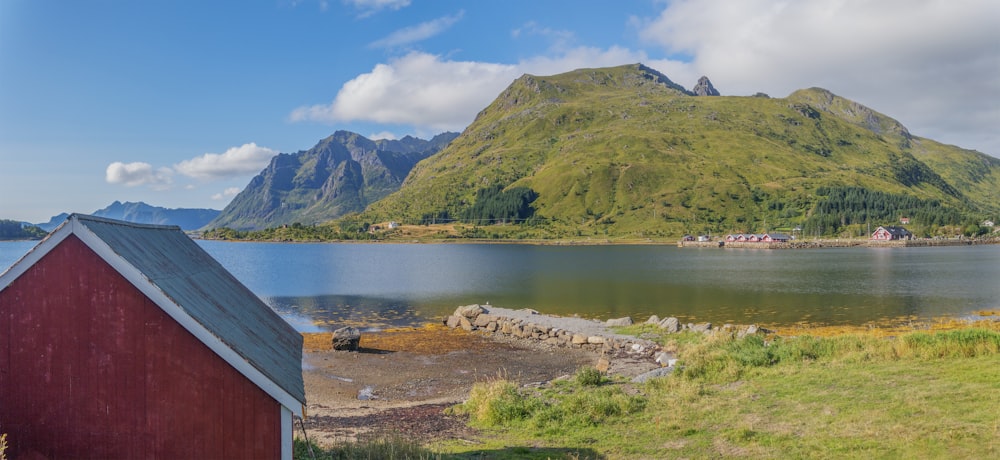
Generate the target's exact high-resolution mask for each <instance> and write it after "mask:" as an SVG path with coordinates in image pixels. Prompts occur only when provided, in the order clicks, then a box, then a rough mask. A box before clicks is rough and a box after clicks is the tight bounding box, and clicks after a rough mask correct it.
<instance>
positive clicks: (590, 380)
mask: <svg viewBox="0 0 1000 460" xmlns="http://www.w3.org/2000/svg"><path fill="white" fill-rule="evenodd" d="M575 377H576V383H579V384H580V385H583V386H591V387H595V386H598V385H600V384H602V383H604V375H603V374H601V371H599V370H597V369H596V368H594V367H590V366H584V367H581V368H580V369H578V370H577V371H576V375H575Z"/></svg>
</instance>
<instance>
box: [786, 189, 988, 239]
mask: <svg viewBox="0 0 1000 460" xmlns="http://www.w3.org/2000/svg"><path fill="white" fill-rule="evenodd" d="M816 194H817V195H819V196H820V197H822V198H821V199H820V201H819V202H818V203H817V204H816V206H815V207H814V208H813V212H812V213H811V214H810V216H809V217H808V218H807V219H806V220H805V222H804V223H803V225H802V231H803V233H804V234H805V235H837V234H839V233H840V232H841V230H842V229H843V228H845V227H848V226H852V225H853V226H859V225H871V226H872V228H874V227H875V226H878V225H896V224H898V223H899V222H900V219H901V218H903V217H906V218H908V219H909V220H910V222H913V224H914V227H920V229H921V230H922V231H921V233H924V234H925V235H921V236H930V235H929V233H930V232H931V231H933V230H937V229H940V228H942V227H947V226H954V227H959V226H961V227H962V228H963V229H966V228H968V227H971V226H975V227H976V229H975V230H973V229H971V228H970V229H969V231H973V232H975V233H978V232H979V230H978V222H980V221H981V220H982V219H979V218H977V217H975V216H969V215H965V214H963V213H962V212H960V211H959V210H957V209H955V208H952V207H948V206H945V205H943V204H942V203H941V202H940V201H938V200H922V199H919V198H915V197H913V196H908V195H899V194H892V193H885V192H880V191H876V190H870V189H866V188H861V187H820V188H818V189H817V190H816ZM915 233H916V232H915Z"/></svg>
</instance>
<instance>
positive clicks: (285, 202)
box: [208, 131, 458, 230]
mask: <svg viewBox="0 0 1000 460" xmlns="http://www.w3.org/2000/svg"><path fill="white" fill-rule="evenodd" d="M457 136H458V134H457V133H443V134H439V135H437V136H434V138H433V139H431V140H429V141H428V140H423V139H418V138H415V137H411V136H406V137H404V138H402V139H398V140H386V139H379V140H374V141H373V140H370V139H368V138H366V137H364V136H361V135H360V134H356V133H352V132H348V131H337V132H336V133H334V134H333V135H332V136H330V137H327V138H326V139H323V140H321V141H320V142H319V143H318V144H316V146H315V147H313V148H311V149H309V150H306V151H299V152H297V153H291V154H289V153H282V154H278V155H277V156H275V157H274V158H272V159H271V163H270V164H269V165H268V167H267V168H265V169H264V170H263V171H261V173H260V174H258V175H257V176H256V177H254V178H253V179H252V180H251V181H250V184H249V185H247V187H246V188H245V189H244V190H243V191H242V192H240V193H239V194H238V195H236V197H235V198H233V201H232V202H230V203H229V205H228V206H226V207H225V209H223V210H222V212H221V213H220V214H219V216H218V217H216V218H215V219H214V220H212V222H211V223H209V224H208V227H209V228H219V227H229V228H233V229H239V230H244V229H260V228H266V227H274V226H278V225H282V224H291V223H296V222H298V223H302V224H315V223H322V222H327V221H330V220H333V219H336V218H338V217H341V216H343V215H345V214H349V213H354V212H360V211H363V210H364V209H365V207H366V206H368V205H369V204H371V203H373V202H375V201H378V200H380V199H382V198H384V197H385V196H386V195H388V194H390V193H392V192H394V191H396V190H398V189H399V187H400V186H401V185H402V184H403V179H405V178H406V176H407V174H409V173H410V170H411V169H412V168H413V166H414V165H415V164H417V162H419V161H420V160H423V159H425V158H427V157H429V156H431V155H433V154H435V153H437V152H438V151H439V150H441V149H442V148H443V147H445V146H446V145H448V143H449V142H451V141H452V140H453V139H455V138H456V137H457Z"/></svg>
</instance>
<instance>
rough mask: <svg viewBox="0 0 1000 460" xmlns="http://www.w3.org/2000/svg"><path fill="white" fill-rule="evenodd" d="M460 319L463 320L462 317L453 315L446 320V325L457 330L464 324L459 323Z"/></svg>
mask: <svg viewBox="0 0 1000 460" xmlns="http://www.w3.org/2000/svg"><path fill="white" fill-rule="evenodd" d="M459 318H461V316H455V315H451V316H449V317H448V318H447V319H445V320H444V325H445V326H448V327H450V328H456V327H458V326H460V325H461V324H462V323H460V322H459Z"/></svg>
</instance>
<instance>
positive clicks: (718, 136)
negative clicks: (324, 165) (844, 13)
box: [361, 65, 1000, 237]
mask: <svg viewBox="0 0 1000 460" xmlns="http://www.w3.org/2000/svg"><path fill="white" fill-rule="evenodd" d="M496 186H499V187H501V188H502V189H511V188H515V187H525V188H527V189H530V190H532V191H533V192H535V194H537V199H535V200H534V201H533V202H532V203H531V205H532V207H533V209H534V214H533V215H532V225H531V227H530V230H528V231H529V233H531V235H532V236H566V235H573V234H579V235H609V236H631V237H644V236H645V237H654V236H673V235H680V234H683V233H700V232H708V231H712V232H715V233H718V232H729V231H745V232H754V231H767V230H772V231H773V230H774V229H781V228H792V227H795V226H804V227H806V228H804V229H803V230H804V231H805V232H807V233H835V232H840V231H848V229H849V228H850V225H851V224H857V225H860V223H859V222H856V220H857V216H854V215H851V216H847V215H845V216H841V217H842V218H841V219H839V220H838V224H837V225H834V226H833V227H835V228H830V225H829V224H828V223H827V224H823V223H821V222H828V221H829V220H830V219H826V220H822V219H819V220H817V219H812V220H811V219H810V218H811V217H812V214H813V213H814V210H815V209H816V208H817V205H818V204H819V203H821V202H823V201H824V200H827V199H828V198H827V197H824V196H821V195H819V194H818V193H817V190H819V189H822V190H829V189H831V188H834V189H837V188H847V189H865V190H870V191H878V192H881V193H883V194H885V196H888V197H889V198H888V199H889V200H890V201H894V200H896V199H901V198H911V199H914V198H915V199H917V200H920V203H921V206H922V207H923V208H926V209H943V210H947V211H948V212H949V214H951V215H957V216H960V219H962V220H969V221H972V220H975V219H979V218H986V217H995V216H996V215H997V213H998V204H997V203H1000V187H998V186H1000V161H998V160H996V159H994V158H992V157H988V156H986V155H983V154H980V153H977V152H973V151H968V150H962V149H959V148H956V147H952V146H945V145H941V144H938V143H935V142H933V141H930V140H927V139H921V138H919V137H915V136H912V135H911V134H910V133H909V132H908V131H907V130H906V128H905V127H903V126H902V125H901V124H899V123H898V122H897V121H895V120H893V119H891V118H889V117H887V116H885V115H882V114H879V113H877V112H875V111H873V110H871V109H868V108H866V107H864V106H862V105H860V104H857V103H855V102H852V101H849V100H846V99H843V98H840V97H837V96H835V95H833V94H832V93H830V92H829V91H826V90H823V89H819V88H811V89H806V90H800V91H797V92H795V93H793V94H791V95H790V96H788V97H787V98H767V97H695V96H691V95H690V93H688V92H686V90H684V89H683V88H681V87H680V86H678V85H676V84H673V83H672V82H670V81H669V79H667V78H666V77H665V76H663V75H661V74H658V73H656V72H655V71H653V70H651V69H649V68H646V67H644V66H642V65H629V66H621V67H615V68H606V69H583V70H577V71H574V72H569V73H566V74H561V75H556V76H552V77H537V76H531V75H525V76H523V77H521V78H519V79H518V80H516V81H515V82H514V83H513V84H511V85H510V87H508V88H507V89H506V90H505V91H504V92H503V93H502V94H500V96H499V97H497V99H496V100H495V101H494V102H493V103H492V104H490V105H489V106H488V107H487V108H485V109H484V110H483V111H482V112H480V114H479V115H478V116H477V118H476V120H475V121H474V122H473V123H472V124H471V125H470V126H469V127H468V128H467V129H466V130H465V132H463V133H462V135H461V136H459V137H458V138H457V139H455V140H454V141H453V142H452V143H451V144H450V145H449V146H448V147H447V148H446V149H444V150H442V151H441V152H439V153H438V154H436V155H434V156H431V157H430V158H428V159H426V160H424V161H422V162H420V163H419V164H417V166H416V167H414V169H413V170H412V171H411V173H410V175H409V176H408V177H407V178H406V180H405V182H404V184H403V187H402V188H401V189H400V190H399V191H398V192H396V193H393V194H392V195H390V196H388V197H387V198H386V199H384V200H382V201H380V202H377V203H375V204H373V205H371V206H370V207H369V208H368V210H367V211H366V212H365V214H363V215H362V216H361V218H362V219H365V220H368V221H372V222H377V221H385V220H396V221H402V222H407V223H420V222H429V221H435V222H440V221H448V220H454V219H459V218H461V217H463V216H468V215H469V213H468V209H469V208H470V207H472V206H474V205H475V201H476V197H477V194H479V193H480V191H481V190H483V189H488V188H492V187H496ZM892 211H893V212H892V214H896V212H895V211H896V210H895V209H892ZM899 211H900V213H902V212H905V211H906V209H900V210H899ZM952 211H953V212H952ZM898 217H899V216H896V215H891V216H889V215H886V216H870V217H866V218H868V219H870V220H875V221H871V222H868V223H870V224H872V225H881V224H891V223H893V221H894V220H895V219H898ZM466 220H468V219H466ZM840 221H843V222H842V224H841V223H840ZM470 223H475V224H480V225H486V224H489V223H495V222H490V221H479V222H470ZM914 224H915V225H917V226H919V225H921V223H920V222H914ZM949 224H954V225H961V224H962V222H949ZM810 225H816V226H822V225H825V226H826V227H825V228H809V226H810Z"/></svg>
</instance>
